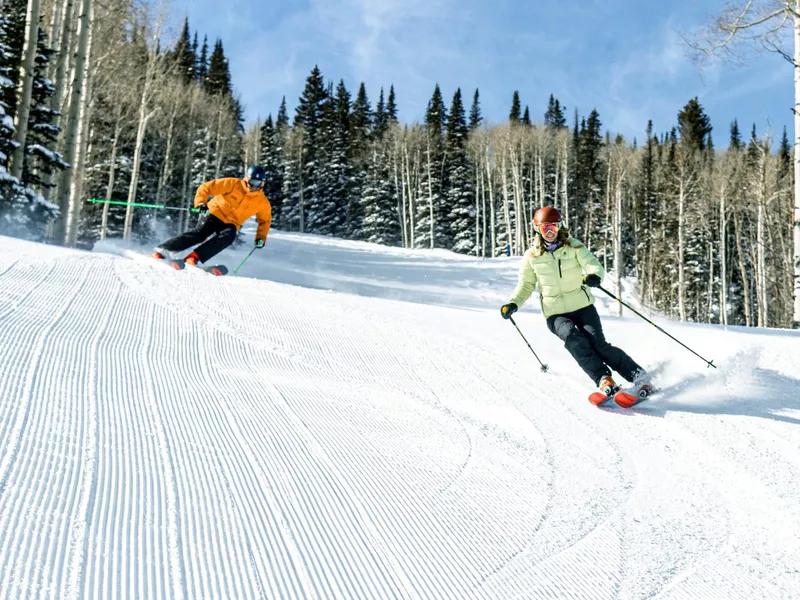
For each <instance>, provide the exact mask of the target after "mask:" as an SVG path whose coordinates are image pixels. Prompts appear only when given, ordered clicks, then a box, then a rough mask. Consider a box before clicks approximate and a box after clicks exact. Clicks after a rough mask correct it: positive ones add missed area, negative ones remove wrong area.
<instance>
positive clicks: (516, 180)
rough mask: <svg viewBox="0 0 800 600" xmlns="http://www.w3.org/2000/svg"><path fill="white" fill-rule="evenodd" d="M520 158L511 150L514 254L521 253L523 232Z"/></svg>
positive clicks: (523, 217)
mask: <svg viewBox="0 0 800 600" xmlns="http://www.w3.org/2000/svg"><path fill="white" fill-rule="evenodd" d="M521 162H522V159H521V158H519V159H518V158H517V156H516V152H514V151H513V150H512V152H511V178H512V183H513V186H514V188H513V196H514V216H515V217H516V218H515V219H514V221H515V223H514V245H513V246H512V248H513V251H514V253H515V254H522V246H523V244H524V239H525V234H524V230H523V226H524V221H525V209H524V207H523V205H522V189H521V185H520V168H521V165H520V163H521Z"/></svg>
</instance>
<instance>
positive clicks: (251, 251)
mask: <svg viewBox="0 0 800 600" xmlns="http://www.w3.org/2000/svg"><path fill="white" fill-rule="evenodd" d="M255 250H256V248H255V246H254V247H253V249H252V250H250V252H249V253H248V254H247V256H245V257H244V260H243V261H242V262H240V263H239V266H238V267H236V268H235V269H234V270H233V272H234V273H236V271H238V270H239V269H241V268H242V265H243V264H244V263H246V262H247V259H248V258H250V255H251V254H252V253H253V252H255Z"/></svg>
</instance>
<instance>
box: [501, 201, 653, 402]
mask: <svg viewBox="0 0 800 600" xmlns="http://www.w3.org/2000/svg"><path fill="white" fill-rule="evenodd" d="M533 225H534V229H535V230H536V235H535V238H534V240H533V246H532V247H531V248H530V249H529V250H528V251H527V252H526V253H525V257H524V258H523V260H522V265H521V267H520V270H519V282H518V283H517V287H516V289H515V290H514V292H513V294H512V296H511V300H509V302H508V304H504V305H503V306H502V307H501V309H500V313H501V314H502V316H503V318H504V319H508V318H509V317H510V316H511V315H512V314H514V313H515V312H516V311H517V310H519V308H520V307H521V306H522V305H523V304H524V303H525V301H526V300H527V299H528V298H530V296H531V294H533V291H534V289H535V288H536V286H537V284H538V286H539V300H540V301H541V304H542V313H543V314H544V316H545V318H546V319H547V328H548V329H549V330H550V331H551V332H552V333H554V334H555V335H557V336H558V337H559V338H561V340H562V341H563V342H564V346H565V347H566V349H567V350H568V351H569V353H570V354H572V356H573V358H574V359H575V360H576V361H577V362H578V364H579V365H580V366H581V368H582V369H583V370H584V371H585V372H586V374H587V375H588V376H589V377H591V378H592V381H594V383H595V384H596V385H597V386H598V388H599V389H600V392H601V393H602V394H605V396H606V397H608V396H611V395H613V394H614V392H616V391H617V390H619V389H620V386H619V385H618V384H617V383H616V382H615V381H614V379H613V378H612V376H611V370H610V369H609V367H610V368H611V369H613V370H614V371H616V372H617V373H619V374H620V375H622V377H624V378H625V379H627V380H628V381H630V382H631V383H636V384H637V385H638V384H641V383H644V380H645V379H646V373H645V371H644V369H642V368H641V367H640V366H639V365H638V364H636V362H635V361H634V360H633V359H632V358H631V357H630V356H628V355H627V354H625V352H623V351H622V350H620V349H619V348H617V347H615V346H612V345H611V344H609V343H608V342H607V341H606V339H605V336H604V335H603V328H602V326H601V324H600V316H599V315H598V314H597V309H596V308H595V307H594V296H592V292H591V290H590V289H589V288H591V287H597V286H599V285H600V284H601V283H602V281H603V277H604V276H605V271H604V270H603V267H602V266H601V265H600V262H599V261H598V260H597V258H595V256H594V255H593V254H592V253H591V252H589V249H588V248H587V247H586V246H584V245H583V244H582V243H581V242H579V241H578V240H576V239H575V238H574V237H572V236H571V235H570V234H569V230H568V229H567V228H566V227H562V226H561V214H560V213H559V212H558V211H557V210H556V209H555V208H553V207H551V206H546V207H544V208H540V209H539V210H537V211H536V214H535V215H534V217H533Z"/></svg>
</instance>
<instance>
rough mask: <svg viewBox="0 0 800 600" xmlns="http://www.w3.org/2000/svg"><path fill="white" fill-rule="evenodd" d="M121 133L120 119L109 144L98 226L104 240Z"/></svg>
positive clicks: (106, 233)
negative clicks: (109, 156) (105, 182)
mask: <svg viewBox="0 0 800 600" xmlns="http://www.w3.org/2000/svg"><path fill="white" fill-rule="evenodd" d="M121 133H122V119H120V120H118V121H117V123H116V125H115V126H114V141H113V142H112V143H111V166H110V167H109V169H108V183H107V184H106V203H105V204H103V217H102V222H101V225H100V239H101V240H104V239H106V236H107V235H108V212H109V209H110V207H111V205H110V204H109V202H110V200H111V198H112V196H113V195H114V179H115V177H116V174H117V148H118V147H119V136H120V134H121Z"/></svg>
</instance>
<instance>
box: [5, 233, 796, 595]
mask: <svg viewBox="0 0 800 600" xmlns="http://www.w3.org/2000/svg"><path fill="white" fill-rule="evenodd" d="M0 249H2V250H3V252H2V253H1V255H2V256H5V257H6V258H4V259H2V261H0V321H2V324H3V327H2V329H1V330H0V597H1V598H62V597H63V598H112V597H114V598H116V597H135V598H170V599H172V598H186V599H190V598H191V599H194V598H298V599H299V598H302V599H305V598H326V599H327V598H337V599H338V598H348V599H350V598H352V599H362V598H364V599H366V598H370V599H371V598H387V599H388V598H403V599H405V598H425V599H427V598H437V599H438V598H442V599H453V600H462V599H494V598H498V599H504V600H505V599H512V598H519V599H527V598H529V599H540V598H542V599H544V598H574V599H577V600H585V599H612V598H620V599H643V598H659V599H676V600H678V599H684V598H686V599H697V600H706V599H710V600H716V599H719V600H724V599H737V598H741V599H749V598H764V599H777V600H783V599H790V598H797V597H800V570H798V566H797V565H800V526H798V523H800V504H799V503H798V498H797V489H800V478H799V476H798V473H800V453H798V451H797V449H798V445H800V433H798V425H799V424H800V422H798V417H797V416H796V415H797V414H798V412H797V409H800V403H798V402H797V400H796V397H795V398H787V399H786V400H787V401H786V402H784V406H788V407H789V408H787V409H786V410H790V411H791V410H793V411H794V412H791V413H790V416H787V417H784V418H783V419H781V418H780V417H778V416H776V417H775V418H759V417H757V416H747V414H746V411H743V412H742V414H738V413H736V412H735V411H730V413H719V414H715V413H713V412H711V413H702V412H699V413H698V412H692V411H691V410H688V411H684V412H681V411H680V410H677V408H676V410H675V411H674V412H667V411H666V409H659V406H667V407H668V406H670V402H672V405H673V406H677V404H676V403H677V402H678V401H680V399H681V395H680V391H679V390H678V391H675V392H674V394H673V395H672V396H670V395H669V394H668V393H665V394H664V398H665V399H664V400H663V401H662V404H661V405H659V400H658V399H654V400H652V401H651V402H649V403H645V404H643V405H640V407H637V408H635V409H632V410H628V411H623V410H617V409H611V410H605V411H604V410H597V409H595V408H594V407H591V406H590V405H589V404H588V402H586V401H585V400H584V398H585V396H586V395H587V388H586V384H585V382H583V381H582V380H581V379H580V378H579V377H575V378H574V379H571V378H569V377H561V376H559V375H556V374H555V373H553V371H556V372H558V371H559V369H557V368H556V369H553V371H551V373H549V374H547V375H542V374H541V373H539V372H538V370H537V369H536V368H535V365H533V366H531V359H532V357H530V356H528V355H521V353H522V352H523V351H525V348H524V345H522V344H521V342H519V341H518V340H514V342H513V343H514V344H519V346H517V345H515V346H514V347H513V348H511V349H510V348H508V344H509V343H510V342H508V340H509V339H512V340H513V338H502V339H500V338H498V336H497V334H496V333H493V332H496V331H497V322H498V318H497V317H496V315H494V314H493V315H492V319H491V320H490V319H489V318H488V317H486V316H485V315H483V314H481V313H476V312H475V311H465V310H452V309H446V308H442V307H435V306H424V305H412V304H405V303H401V302H394V301H388V300H378V301H376V300H374V299H370V298H364V297H358V296H348V295H342V294H336V293H330V292H326V291H322V290H309V289H304V288H298V287H293V286H288V285H284V284H277V283H271V282H266V281H260V280H253V279H247V278H244V277H223V278H214V277H211V276H209V275H208V274H206V273H204V272H202V271H197V270H192V269H187V270H185V271H181V272H174V271H172V270H171V269H169V268H168V267H166V266H165V265H163V264H159V263H156V262H154V261H151V260H149V259H146V258H143V257H140V256H137V255H134V254H128V255H126V256H125V257H118V256H111V255H103V254H99V253H95V254H86V253H79V252H74V251H65V250H63V249H48V248H47V247H39V246H35V245H32V244H26V243H22V242H18V241H13V240H10V239H8V238H0ZM9 256H11V257H13V258H8V257H9ZM514 335H516V334H514ZM547 341H548V343H552V340H549V339H548V340H547ZM540 345H541V342H540ZM790 347H791V346H790ZM556 360H559V359H558V358H557V357H556ZM564 364H565V365H566V364H568V363H566V362H565V363H564ZM572 370H574V367H573V368H572ZM561 371H563V372H568V371H569V369H568V368H565V369H561ZM711 381H712V383H713V381H714V380H711ZM717 381H719V383H720V385H722V386H725V385H728V383H729V382H727V380H726V379H725V377H723V376H719V377H718V379H717ZM726 389H727V391H726V393H728V394H733V397H736V396H735V390H734V391H731V389H730V388H729V387H728V388H726ZM740 395H741V398H740V400H741V401H742V402H745V401H746V398H745V397H744V395H745V394H744V392H742V393H741V394H740ZM792 415H794V416H792Z"/></svg>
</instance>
